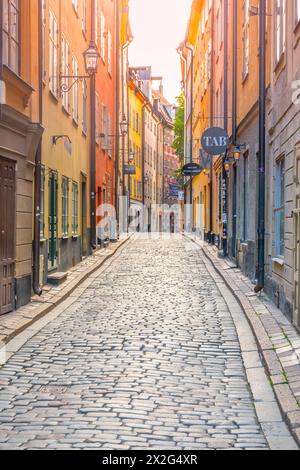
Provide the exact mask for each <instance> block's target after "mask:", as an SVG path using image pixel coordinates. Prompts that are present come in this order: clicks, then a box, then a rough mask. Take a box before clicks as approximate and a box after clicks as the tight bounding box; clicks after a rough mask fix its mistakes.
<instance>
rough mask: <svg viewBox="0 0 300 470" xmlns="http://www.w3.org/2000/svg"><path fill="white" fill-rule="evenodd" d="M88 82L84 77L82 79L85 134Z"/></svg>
mask: <svg viewBox="0 0 300 470" xmlns="http://www.w3.org/2000/svg"><path fill="white" fill-rule="evenodd" d="M87 99H88V96H87V83H86V80H85V79H84V80H83V81H82V130H83V132H84V134H86V133H87Z"/></svg>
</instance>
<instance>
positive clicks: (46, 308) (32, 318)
mask: <svg viewBox="0 0 300 470" xmlns="http://www.w3.org/2000/svg"><path fill="white" fill-rule="evenodd" d="M129 241H130V237H129V238H126V239H125V240H123V241H121V242H118V244H117V246H116V247H115V248H114V250H113V252H111V253H109V254H108V255H107V256H105V257H104V258H102V259H101V260H99V262H98V263H95V264H94V265H93V266H90V267H89V268H87V269H86V271H84V272H83V273H81V274H80V275H79V276H78V277H77V278H76V279H74V281H72V282H71V283H70V284H69V285H68V286H66V288H65V289H62V291H61V292H59V293H58V294H57V296H55V300H54V302H50V303H49V302H47V303H45V305H40V306H38V307H36V309H34V310H33V311H32V312H30V314H29V316H28V317H27V318H24V322H23V323H22V325H20V326H19V327H18V328H16V329H15V330H13V331H12V332H9V333H8V334H4V335H3V336H2V335H1V343H2V344H4V345H5V344H7V343H9V342H10V341H11V340H12V339H14V338H15V337H16V336H18V335H19V334H20V333H22V332H23V331H24V330H26V329H27V328H29V327H30V326H32V325H33V324H34V323H35V322H37V321H38V320H40V319H41V318H43V317H44V316H45V315H47V314H48V313H49V312H51V310H53V309H54V308H55V307H57V306H58V305H60V304H61V303H62V302H64V301H65V300H66V299H67V298H68V297H69V296H70V295H71V294H72V293H73V292H74V290H75V289H76V288H77V287H78V286H79V285H80V284H82V283H83V282H84V281H85V280H86V279H87V278H88V277H89V276H91V275H92V274H93V273H94V272H95V271H97V270H98V269H99V268H101V266H102V265H103V264H104V263H106V261H108V260H109V259H111V258H112V257H113V256H114V255H115V254H116V253H117V252H118V251H119V250H120V248H122V247H123V246H124V245H125V244H126V243H127V242H129ZM8 315H9V314H8Z"/></svg>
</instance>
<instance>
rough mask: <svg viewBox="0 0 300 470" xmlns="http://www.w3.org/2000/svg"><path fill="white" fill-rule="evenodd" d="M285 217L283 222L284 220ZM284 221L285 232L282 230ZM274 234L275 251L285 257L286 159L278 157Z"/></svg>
mask: <svg viewBox="0 0 300 470" xmlns="http://www.w3.org/2000/svg"><path fill="white" fill-rule="evenodd" d="M282 217H283V222H282ZM282 223H283V233H282V232H281V228H282ZM274 224H275V227H274V236H275V240H274V241H275V243H274V248H275V253H274V255H275V256H276V257H277V258H284V245H285V240H284V237H285V234H284V226H285V159H284V157H283V156H282V157H280V158H278V160H276V164H275V190H274Z"/></svg>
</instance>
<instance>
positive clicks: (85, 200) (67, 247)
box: [40, 0, 91, 283]
mask: <svg viewBox="0 0 300 470" xmlns="http://www.w3.org/2000/svg"><path fill="white" fill-rule="evenodd" d="M90 18H91V2H90V1H83V0H78V1H76V2H74V1H72V2H71V1H70V2H58V1H57V0H45V1H44V90H43V103H44V106H43V121H42V124H43V127H44V128H45V133H44V136H43V141H42V165H43V166H42V203H41V257H40V259H41V266H40V267H41V269H40V272H41V274H43V279H41V283H42V282H45V281H46V279H47V277H48V274H49V273H51V271H55V270H58V271H65V270H67V269H69V268H70V267H71V266H73V265H75V264H76V263H77V262H79V261H80V259H81V258H82V256H83V255H86V254H88V251H89V227H90V217H89V212H90V211H89V206H90V197H89V194H90V186H89V185H90V181H89V165H90V163H89V160H90V139H89V132H88V129H89V127H90V124H89V113H88V109H90V103H89V102H90V99H89V94H90V91H89V90H90V80H89V79H85V80H83V81H77V80H76V79H73V78H61V77H62V76H71V77H72V76H85V75H86V71H85V64H84V57H83V52H84V51H85V50H86V49H87V48H88V45H89V40H90V37H89V36H90Z"/></svg>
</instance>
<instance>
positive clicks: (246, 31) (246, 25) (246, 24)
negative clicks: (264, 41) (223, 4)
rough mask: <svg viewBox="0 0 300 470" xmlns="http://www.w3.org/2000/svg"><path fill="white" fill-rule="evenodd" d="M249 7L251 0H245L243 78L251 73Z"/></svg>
mask: <svg viewBox="0 0 300 470" xmlns="http://www.w3.org/2000/svg"><path fill="white" fill-rule="evenodd" d="M249 8H250V4H249V0H243V80H244V79H245V78H246V77H247V75H248V73H249V46H250V38H249V27H250V21H249V20H250V16H249Z"/></svg>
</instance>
